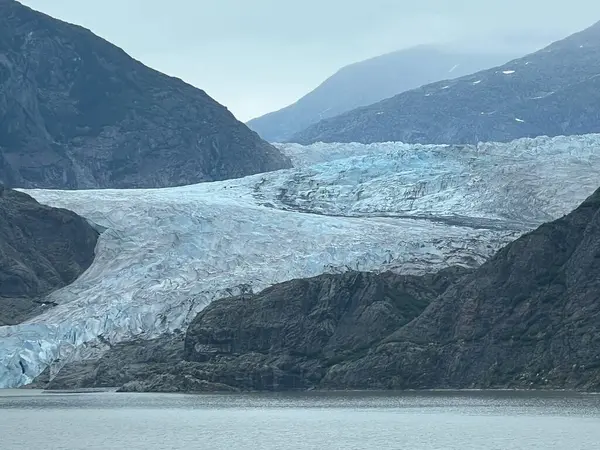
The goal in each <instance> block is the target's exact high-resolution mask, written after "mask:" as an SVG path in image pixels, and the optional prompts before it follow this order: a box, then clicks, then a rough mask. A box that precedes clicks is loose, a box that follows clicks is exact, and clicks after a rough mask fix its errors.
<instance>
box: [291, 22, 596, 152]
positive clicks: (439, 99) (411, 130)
mask: <svg viewBox="0 0 600 450" xmlns="http://www.w3.org/2000/svg"><path fill="white" fill-rule="evenodd" d="M599 74H600V22H598V23H596V24H594V25H592V26H591V27H589V28H587V29H586V30H584V31H581V32H579V33H576V34H574V35H571V36H569V37H567V38H566V39H563V40H561V41H557V42H555V43H553V44H551V45H549V46H548V47H546V48H544V49H542V50H539V51H537V52H535V53H532V54H530V55H527V56H525V57H523V58H519V59H515V60H513V61H510V62H508V63H506V64H504V65H502V66H499V67H495V68H492V69H488V70H483V71H480V72H477V73H474V74H472V75H467V76H464V77H461V78H457V79H455V80H450V81H443V82H438V83H433V84H429V85H427V86H423V87H421V88H418V89H414V90H411V91H408V92H405V93H402V94H399V95H397V96H395V97H392V98H390V99H387V100H384V101H382V102H379V103H375V104H372V105H369V106H366V107H363V108H359V109H356V110H353V111H350V112H347V113H345V114H342V115H339V116H337V117H333V118H331V119H326V120H323V121H321V122H319V123H318V124H315V125H313V126H311V127H309V128H307V129H306V130H304V131H301V132H299V133H297V134H296V135H294V136H293V137H292V138H290V141H291V142H299V143H302V144H310V143H314V142H318V141H323V142H351V141H356V142H362V143H371V142H384V141H402V142H406V143H422V144H468V143H471V144H475V143H478V142H490V141H499V142H505V141H511V140H514V139H518V138H522V137H535V136H542V135H547V136H557V135H574V134H587V133H596V132H598V131H600V107H599V106H598V105H600V89H599V88H600V84H599V83H600V75H599Z"/></svg>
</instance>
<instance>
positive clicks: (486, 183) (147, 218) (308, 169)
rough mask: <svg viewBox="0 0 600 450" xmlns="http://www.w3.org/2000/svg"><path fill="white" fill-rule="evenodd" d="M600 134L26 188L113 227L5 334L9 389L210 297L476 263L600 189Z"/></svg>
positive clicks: (335, 155) (302, 157)
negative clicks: (219, 173)
mask: <svg viewBox="0 0 600 450" xmlns="http://www.w3.org/2000/svg"><path fill="white" fill-rule="evenodd" d="M599 146H600V135H584V136H571V137H556V138H547V137H540V138H535V139H520V140H517V141H514V142H510V143H505V144H499V143H482V144H479V145H466V146H457V145H447V146H443V145H439V146H433V145H407V144H402V143H394V142H389V143H381V144H368V145H363V144H352V143H351V144H322V143H318V144H313V145H311V146H307V147H304V146H301V145H298V144H278V147H279V148H280V149H281V150H282V151H283V152H284V153H285V154H286V155H288V156H289V157H290V158H291V159H292V161H293V164H294V168H293V169H287V170H280V171H277V172H270V173H264V174H258V175H253V176H249V177H246V178H240V179H235V180H228V181H220V182H211V183H202V184H196V185H191V186H183V187H176V188H164V189H135V190H134V189H132V190H111V189H106V190H79V191H57V190H26V191H25V192H27V193H28V194H30V195H31V196H33V197H34V198H35V199H37V200H38V201H39V202H41V203H44V204H48V205H50V206H55V207H61V208H66V209H69V210H72V211H74V212H76V213H77V214H79V215H81V216H83V217H85V218H86V219H87V220H89V221H90V222H91V223H93V224H94V225H95V226H97V227H98V229H99V230H102V234H101V236H100V238H99V241H98V244H97V247H96V257H95V260H94V263H93V264H92V266H91V267H90V268H89V269H88V270H87V271H86V272H85V273H84V274H83V275H82V276H81V277H80V278H79V279H78V280H76V281H75V282H74V283H73V284H71V285H69V286H67V287H65V288H63V289H60V290H58V291H56V292H54V293H52V294H51V295H49V296H48V298H47V302H48V303H54V304H56V305H57V306H55V307H53V308H51V309H48V310H47V311H46V312H44V313H43V314H41V315H39V316H37V317H34V318H32V319H30V320H28V321H27V322H25V323H22V324H19V325H15V326H5V327H1V328H0V387H1V388H9V387H18V386H21V385H24V384H28V383H30V382H31V381H32V380H33V379H34V378H35V377H36V376H37V375H39V374H40V373H41V372H42V371H43V370H44V369H45V368H46V367H48V366H51V368H52V371H54V372H56V370H58V369H59V368H60V367H61V366H62V365H63V364H65V363H66V362H69V361H71V360H74V359H85V358H91V357H96V356H98V355H99V354H101V353H102V352H103V351H104V350H106V349H107V348H108V347H109V346H110V345H112V344H114V343H118V342H122V341H125V340H128V339H131V338H134V337H141V338H148V339H150V338H153V337H156V336H158V335H160V334H163V333H169V332H173V331H175V330H183V329H185V327H186V326H187V324H188V323H189V322H190V321H191V320H192V319H193V318H194V317H195V315H196V314H197V313H198V312H199V311H200V310H202V308H204V307H205V306H206V305H207V304H209V303H210V302H211V301H212V300H215V299H217V298H221V297H226V296H230V295H235V294H239V293H243V292H257V291H260V290H262V289H264V288H266V287H268V286H270V285H272V284H275V283H279V282H282V281H286V280H290V279H293V278H304V277H310V276H315V275H318V274H321V273H324V272H340V271H347V270H362V271H384V270H393V271H396V272H399V273H414V274H419V273H425V272H433V271H436V270H439V269H441V268H444V267H448V266H451V265H462V266H465V267H475V266H477V265H479V264H481V263H482V262H483V261H485V260H486V259H487V258H488V257H490V256H491V255H492V254H493V253H494V252H495V251H497V250H498V249H499V248H500V247H502V246H503V245H505V244H507V243H508V242H510V241H512V240H514V239H515V238H517V237H518V236H519V235H521V234H523V233H525V232H527V231H529V230H531V229H533V228H534V227H536V226H538V225H539V224H541V223H543V222H545V221H549V220H553V219H555V218H558V217H561V216H562V215H564V214H566V213H567V212H569V211H570V210H572V209H573V208H574V207H575V206H577V205H578V204H579V203H580V202H581V201H583V200H584V199H585V198H586V197H587V196H588V195H590V194H591V193H592V192H593V191H594V189H595V188H596V187H597V183H598V181H597V173H598V171H599V169H600V152H598V147H599Z"/></svg>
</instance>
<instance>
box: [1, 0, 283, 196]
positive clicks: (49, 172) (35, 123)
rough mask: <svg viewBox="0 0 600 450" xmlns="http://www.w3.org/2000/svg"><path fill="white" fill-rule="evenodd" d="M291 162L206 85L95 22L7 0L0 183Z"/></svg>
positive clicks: (233, 171) (90, 181)
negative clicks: (168, 68) (111, 39)
mask: <svg viewBox="0 0 600 450" xmlns="http://www.w3.org/2000/svg"><path fill="white" fill-rule="evenodd" d="M287 167H290V161H289V159H288V158H287V157H285V156H283V155H282V154H281V153H280V152H279V151H278V150H277V149H275V148H274V147H272V146H271V145H269V144H267V143H266V142H264V141H262V140H261V139H260V138H259V137H258V135H256V133H254V132H252V131H251V130H249V129H248V128H247V127H246V126H245V125H244V124H242V123H240V122H238V121H237V120H236V119H235V117H234V116H233V115H232V114H231V113H230V112H229V111H227V109H226V108H225V107H223V106H221V105H219V104H218V103H217V102H215V101H214V100H213V99H211V98H210V97H209V96H208V95H207V94H206V93H205V92H204V91H202V90H200V89H196V88H194V87H192V86H190V85H188V84H186V83H184V82H183V81H181V80H179V79H176V78H171V77H168V76H166V75H164V74H161V73H159V72H157V71H155V70H152V69H150V68H148V67H146V66H144V65H143V64H141V63H140V62H138V61H136V60H134V59H132V58H131V57H129V56H128V55H127V54H126V53H125V52H124V51H123V50H121V49H119V48H118V47H116V46H114V45H112V44H110V43H108V42H107V41H105V40H103V39H101V38H99V37H97V36H95V35H94V34H93V33H91V32H90V31H88V30H86V29H84V28H81V27H79V26H76V25H71V24H68V23H65V22H61V21H59V20H56V19H53V18H51V17H49V16H46V15H44V14H41V13H39V12H36V11H33V10H31V9H29V8H27V7H25V6H23V5H21V4H20V3H18V2H16V1H14V0H2V1H0V181H3V182H4V183H5V184H6V185H9V186H11V187H27V188H33V187H36V188H140V187H166V186H176V185H183V184H192V183H197V182H202V181H213V180H221V179H226V178H235V177H241V176H245V175H249V174H254V173H258V172H264V171H270V170H277V169H281V168H287Z"/></svg>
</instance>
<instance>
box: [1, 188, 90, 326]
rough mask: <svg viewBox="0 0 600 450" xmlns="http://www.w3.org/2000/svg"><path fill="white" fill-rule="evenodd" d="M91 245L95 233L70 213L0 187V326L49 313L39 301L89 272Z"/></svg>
mask: <svg viewBox="0 0 600 450" xmlns="http://www.w3.org/2000/svg"><path fill="white" fill-rule="evenodd" d="M97 239H98V232H97V231H96V230H94V228H92V226H91V225H90V224H89V223H88V222H87V221H86V220H85V219H83V218H81V217H79V216H78V215H76V214H75V213H73V212H71V211H67V210H64V209H58V208H50V207H48V206H44V205H41V204H39V203H38V202H36V201H35V200H34V199H33V198H31V197H30V196H28V195H26V194H24V193H22V192H17V191H13V190H10V189H5V188H3V187H2V186H1V185H0V325H10V324H15V323H18V322H21V321H23V320H24V319H26V318H27V317H30V316H31V315H34V314H35V313H37V312H41V311H42V310H43V309H44V308H49V307H51V306H52V305H48V304H44V301H43V296H44V295H46V294H48V293H50V292H52V291H53V290H55V289H58V288H60V287H63V286H65V285H67V284H70V283H71V282H73V281H74V280H75V279H76V278H77V277H79V275H81V273H83V271H85V270H86V269H87V268H88V267H89V266H90V264H91V263H92V261H93V259H94V248H95V246H96V241H97Z"/></svg>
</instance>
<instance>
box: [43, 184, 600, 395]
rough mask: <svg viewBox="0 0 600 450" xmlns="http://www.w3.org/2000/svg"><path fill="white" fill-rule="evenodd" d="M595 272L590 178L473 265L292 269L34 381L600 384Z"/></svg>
mask: <svg viewBox="0 0 600 450" xmlns="http://www.w3.org/2000/svg"><path fill="white" fill-rule="evenodd" d="M599 275H600V189H598V190H597V191H596V192H595V193H594V194H593V195H592V196H590V197H589V198H588V199H587V200H586V201H584V202H583V204H581V205H580V206H579V207H578V208H577V209H576V210H575V211H573V212H572V213H570V214H568V215H567V216H565V217H562V218H560V219H558V220H556V221H554V222H551V223H547V224H544V225H542V226H541V227H539V228H538V229H536V230H535V231H533V232H531V233H528V234H526V235H524V236H522V237H521V238H519V239H518V240H516V241H515V242H513V243H511V244H509V245H507V246H506V247H505V248H503V249H502V250H501V251H500V252H498V253H497V254H496V255H495V256H494V257H493V258H491V259H490V260H489V261H488V262H486V263H485V264H483V265H482V266H481V267H480V268H478V269H476V270H465V269H446V270H443V271H441V272H439V273H437V274H435V275H422V276H400V275H395V274H392V273H380V274H374V273H358V272H348V273H345V274H339V275H321V276H319V277H315V278H311V279H304V280H291V281H288V282H284V283H281V284H277V285H275V286H272V287H270V288H268V289H266V290H264V291H263V292H261V293H259V294H256V295H242V296H237V297H230V298H225V299H222V300H218V301H215V302H213V303H212V304H211V305H209V306H208V307H207V308H206V309H205V310H204V311H202V312H201V313H200V314H198V316H196V318H195V319H194V320H193V321H192V323H191V324H190V326H189V328H188V329H187V332H186V334H185V339H182V338H181V337H180V336H170V337H163V338H161V339H158V340H155V341H151V342H149V343H148V344H144V343H143V342H139V341H138V342H130V343H128V344H122V345H120V346H118V347H116V348H114V349H110V350H109V351H108V352H107V353H106V354H105V355H104V356H103V357H102V358H101V359H100V360H99V361H98V362H89V363H84V364H81V363H79V364H74V365H71V366H65V367H64V368H63V370H62V371H60V372H59V373H58V375H57V376H56V377H55V378H54V379H53V380H50V383H49V384H47V382H48V381H49V380H48V374H45V379H44V380H40V381H45V384H42V387H43V386H44V385H47V386H49V387H51V388H74V387H100V386H114V385H115V384H117V385H121V384H122V388H121V390H123V391H169V392H173V391H212V390H221V391H223V390H275V391H280V390H294V389H314V388H325V389H440V388H449V389H460V388H485V389H497V388H503V389H505V388H520V389H530V388H537V389H582V390H591V391H600V300H599V299H600V276H599ZM109 363H110V364H109Z"/></svg>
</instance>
